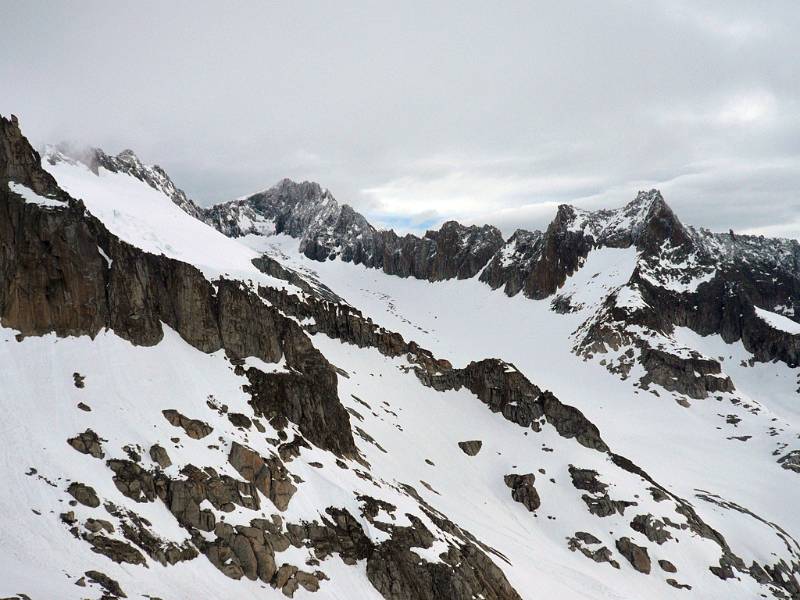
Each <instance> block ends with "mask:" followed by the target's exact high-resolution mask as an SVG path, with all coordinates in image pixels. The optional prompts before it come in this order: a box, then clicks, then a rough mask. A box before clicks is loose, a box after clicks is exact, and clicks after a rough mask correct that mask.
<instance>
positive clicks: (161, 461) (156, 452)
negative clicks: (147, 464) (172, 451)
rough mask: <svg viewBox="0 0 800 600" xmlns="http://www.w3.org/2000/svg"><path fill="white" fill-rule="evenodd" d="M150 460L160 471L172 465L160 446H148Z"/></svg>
mask: <svg viewBox="0 0 800 600" xmlns="http://www.w3.org/2000/svg"><path fill="white" fill-rule="evenodd" d="M150 459H151V460H152V461H153V462H154V463H156V464H157V465H158V466H159V467H161V468H162V469H166V468H167V467H169V466H171V465H172V460H170V458H169V454H167V451H166V450H165V449H164V448H163V447H161V445H160V444H153V445H152V446H150Z"/></svg>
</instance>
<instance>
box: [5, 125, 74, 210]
mask: <svg viewBox="0 0 800 600" xmlns="http://www.w3.org/2000/svg"><path fill="white" fill-rule="evenodd" d="M8 181H16V182H17V183H21V184H23V185H26V186H28V187H29V188H30V189H32V190H33V191H34V192H36V193H37V194H40V195H42V196H53V195H56V194H58V193H59V192H60V190H59V188H58V185H57V184H56V181H55V179H53V177H52V176H51V175H50V174H49V173H47V172H46V171H44V170H43V169H42V167H41V157H40V156H39V153H38V152H36V150H34V149H33V148H32V147H31V145H30V144H29V143H28V140H27V139H26V138H25V136H23V135H22V132H21V131H20V128H19V121H18V120H17V117H15V116H14V115H11V118H10V119H6V118H5V117H3V116H0V183H2V184H3V185H0V189H4V188H6V182H8Z"/></svg>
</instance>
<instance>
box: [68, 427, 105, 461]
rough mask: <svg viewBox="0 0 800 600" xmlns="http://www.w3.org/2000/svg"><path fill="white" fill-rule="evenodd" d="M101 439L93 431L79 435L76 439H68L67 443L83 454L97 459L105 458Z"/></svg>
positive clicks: (89, 430)
mask: <svg viewBox="0 0 800 600" xmlns="http://www.w3.org/2000/svg"><path fill="white" fill-rule="evenodd" d="M100 442H101V439H100V438H99V437H98V436H97V434H96V433H95V432H94V431H92V430H91V429H87V430H86V431H84V432H83V433H79V434H78V435H76V436H75V437H72V438H69V439H67V443H68V444H69V445H70V446H72V447H73V448H75V450H77V451H78V452H80V453H81V454H89V455H91V456H93V457H95V458H103V457H104V456H105V453H104V452H103V447H102V445H101V443H100Z"/></svg>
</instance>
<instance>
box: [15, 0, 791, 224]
mask: <svg viewBox="0 0 800 600" xmlns="http://www.w3.org/2000/svg"><path fill="white" fill-rule="evenodd" d="M2 11H3V14H4V17H5V19H6V20H7V21H8V22H9V23H13V27H7V28H5V29H4V35H3V36H2V38H1V39H0V112H3V113H9V112H15V113H17V114H18V115H19V116H20V118H21V119H22V124H23V127H24V129H25V130H26V132H27V133H28V134H29V135H30V136H31V137H32V139H33V140H34V142H36V143H38V144H43V143H45V142H51V141H58V140H60V139H64V138H66V139H72V140H75V141H78V142H83V143H88V144H93V145H99V146H102V147H103V148H105V149H106V150H107V151H119V150H121V149H123V148H127V147H132V148H134V149H135V150H136V151H137V153H139V154H140V156H141V157H142V158H143V159H144V160H146V161H148V162H157V163H159V164H161V165H162V166H163V167H165V168H166V169H167V171H168V172H170V173H171V174H172V175H173V178H174V179H175V180H176V181H177V183H178V184H179V185H181V186H182V187H184V188H185V189H186V190H187V192H188V193H189V194H190V195H191V196H192V197H194V198H195V199H197V200H198V201H200V202H202V203H212V202H216V201H221V200H226V199H229V198H232V197H236V196H239V195H242V194H245V193H248V192H251V191H254V190H257V189H261V188H264V187H266V186H268V185H271V184H272V183H274V182H275V181H277V180H278V179H280V178H282V177H292V178H297V179H313V180H316V181H319V182H321V183H322V184H323V185H325V186H327V187H329V188H330V189H331V190H332V191H333V192H334V194H335V195H336V196H337V198H339V199H340V200H342V201H344V202H349V203H351V204H353V205H355V206H356V207H358V208H360V209H361V210H363V211H364V212H366V213H367V214H368V216H370V217H371V218H373V219H375V220H376V221H380V222H385V223H399V224H404V226H406V227H409V228H417V227H424V226H426V225H427V224H429V223H431V222H435V221H441V220H444V219H447V218H459V219H464V220H467V221H480V220H487V221H492V222H496V223H497V224H498V225H500V226H501V227H502V228H503V229H504V230H505V231H511V230H513V229H514V228H516V227H519V226H524V227H534V226H539V227H541V226H543V225H546V223H547V221H548V220H549V218H550V216H552V212H553V210H554V207H555V206H556V205H557V204H558V203H561V202H571V203H576V204H578V205H583V206H587V207H598V206H617V205H621V204H623V203H624V202H626V201H627V200H629V199H630V198H631V197H633V194H635V192H636V191H637V190H638V189H643V188H649V187H653V186H656V187H661V188H662V190H663V191H664V193H665V195H666V197H667V200H668V201H669V202H670V204H672V205H673V206H674V208H675V209H676V210H677V212H678V213H679V215H680V216H681V218H682V219H683V220H684V221H686V222H688V223H694V224H697V225H702V226H708V227H710V228H713V229H722V230H727V229H728V228H730V227H732V228H734V229H736V230H744V229H753V230H754V231H763V232H768V233H777V234H780V235H789V236H798V235H800V219H798V217H797V215H798V214H800V210H798V208H800V201H798V195H797V188H798V182H800V168H798V160H800V118H798V117H799V116H800V111H798V98H800V78H799V77H797V73H798V71H800V69H799V67H800V59H798V57H799V56H800V41H798V36H797V35H796V32H797V31H798V30H800V11H799V10H798V9H797V5H796V3H795V2H793V1H782V0H776V1H773V2H769V3H750V2H695V1H692V2H689V1H686V2H676V1H669V2H667V1H659V0H652V1H650V2H626V1H622V0H619V1H611V2H607V3H594V2H577V1H572V2H569V1H568V2H559V3H538V2H528V3H524V2H507V3H497V4H495V3H485V2H477V1H476V2H441V3H427V2H406V3H402V4H396V5H385V4H382V3H371V2H348V3H319V4H314V5H310V4H300V3H284V4H272V3H269V4H268V3H233V4H217V3H210V2H170V3H161V2H150V1H139V2H136V3H125V4H122V3H120V4H113V5H111V4H108V3H106V2H80V3H74V2H58V1H46V2H45V1H41V0H39V1H36V0H34V1H29V2H24V3H16V2H14V3H12V2H9V1H6V2H3V3H2Z"/></svg>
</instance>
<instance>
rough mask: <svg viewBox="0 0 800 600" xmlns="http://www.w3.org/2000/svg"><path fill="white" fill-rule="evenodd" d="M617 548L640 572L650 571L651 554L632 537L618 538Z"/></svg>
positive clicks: (646, 572)
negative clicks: (633, 540) (631, 538)
mask: <svg viewBox="0 0 800 600" xmlns="http://www.w3.org/2000/svg"><path fill="white" fill-rule="evenodd" d="M617 550H619V553H620V554H622V556H624V557H625V558H626V559H628V562H629V563H631V565H632V566H633V568H634V569H636V570H637V571H639V572H640V573H645V574H649V573H650V556H649V554H648V553H647V548H645V547H644V546H637V545H636V544H634V543H633V542H632V541H631V540H630V538H627V537H622V538H620V539H618V540H617Z"/></svg>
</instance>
